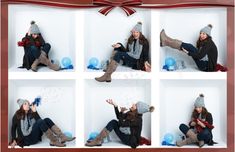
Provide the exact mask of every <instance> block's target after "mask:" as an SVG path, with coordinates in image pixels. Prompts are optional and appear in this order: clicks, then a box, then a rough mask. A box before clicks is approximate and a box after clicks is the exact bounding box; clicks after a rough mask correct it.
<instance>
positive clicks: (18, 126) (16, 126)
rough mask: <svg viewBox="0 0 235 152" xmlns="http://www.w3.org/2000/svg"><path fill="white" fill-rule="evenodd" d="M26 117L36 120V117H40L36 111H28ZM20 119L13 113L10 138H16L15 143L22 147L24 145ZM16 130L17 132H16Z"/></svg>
mask: <svg viewBox="0 0 235 152" xmlns="http://www.w3.org/2000/svg"><path fill="white" fill-rule="evenodd" d="M28 117H30V118H31V119H33V118H34V119H35V120H36V121H37V120H38V119H41V118H40V116H39V114H38V113H37V112H30V113H29V114H28ZM20 120H21V119H18V118H17V116H16V114H14V116H13V118H12V127H11V138H12V141H13V140H16V142H17V145H19V146H20V147H23V146H25V143H24V137H25V136H24V135H23V133H22V131H21V123H20ZM16 132H17V134H16Z"/></svg>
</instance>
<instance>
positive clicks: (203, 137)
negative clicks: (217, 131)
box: [197, 129, 212, 147]
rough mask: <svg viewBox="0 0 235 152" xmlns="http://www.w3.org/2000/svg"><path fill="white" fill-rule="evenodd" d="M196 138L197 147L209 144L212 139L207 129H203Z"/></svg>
mask: <svg viewBox="0 0 235 152" xmlns="http://www.w3.org/2000/svg"><path fill="white" fill-rule="evenodd" d="M197 138H198V140H199V141H202V142H199V146H200V147H202V146H203V145H204V143H209V142H210V140H211V139H212V134H211V132H210V131H209V130H208V129H204V130H203V131H202V132H201V133H199V134H198V135H197Z"/></svg>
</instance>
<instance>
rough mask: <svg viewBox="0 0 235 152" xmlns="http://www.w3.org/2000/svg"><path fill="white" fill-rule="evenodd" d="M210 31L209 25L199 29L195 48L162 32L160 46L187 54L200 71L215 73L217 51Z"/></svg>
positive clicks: (210, 26)
mask: <svg viewBox="0 0 235 152" xmlns="http://www.w3.org/2000/svg"><path fill="white" fill-rule="evenodd" d="M211 29H212V25H211V24H209V25H208V26H206V27H204V28H202V29H201V31H200V35H199V38H198V41H197V47H196V48H195V47H194V46H193V45H192V44H189V43H184V42H182V41H180V40H177V39H172V38H170V37H168V36H167V35H166V34H165V31H164V30H162V31H161V33H160V41H161V43H160V45H161V46H162V47H163V46H169V47H172V48H174V49H178V50H181V51H183V52H184V53H186V54H188V55H189V56H191V57H192V58H193V60H194V61H195V63H196V65H197V67H198V69H199V70H201V71H207V72H211V71H216V64H217V57H218V51H217V47H216V45H215V43H214V42H213V40H212V37H211Z"/></svg>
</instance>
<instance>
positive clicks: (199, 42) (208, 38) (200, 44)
mask: <svg viewBox="0 0 235 152" xmlns="http://www.w3.org/2000/svg"><path fill="white" fill-rule="evenodd" d="M210 40H212V37H211V36H209V35H207V38H206V39H205V40H202V41H201V40H200V36H199V38H198V40H197V48H198V49H199V48H200V47H201V46H202V44H204V43H206V42H208V41H210Z"/></svg>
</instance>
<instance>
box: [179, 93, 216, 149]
mask: <svg viewBox="0 0 235 152" xmlns="http://www.w3.org/2000/svg"><path fill="white" fill-rule="evenodd" d="M194 107H195V108H194V110H193V113H192V116H191V121H190V122H189V127H188V126H187V125H185V124H181V125H180V126H179V129H180V130H181V132H183V133H184V134H185V135H186V139H184V140H180V141H177V142H176V145H177V146H179V147H181V146H183V145H189V144H198V145H199V147H202V146H203V145H204V144H208V145H213V144H214V141H213V135H212V129H213V128H214V126H213V117H212V115H211V113H210V112H208V111H207V109H206V107H205V104H204V95H203V94H200V95H199V97H197V99H196V101H195V103H194Z"/></svg>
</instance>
